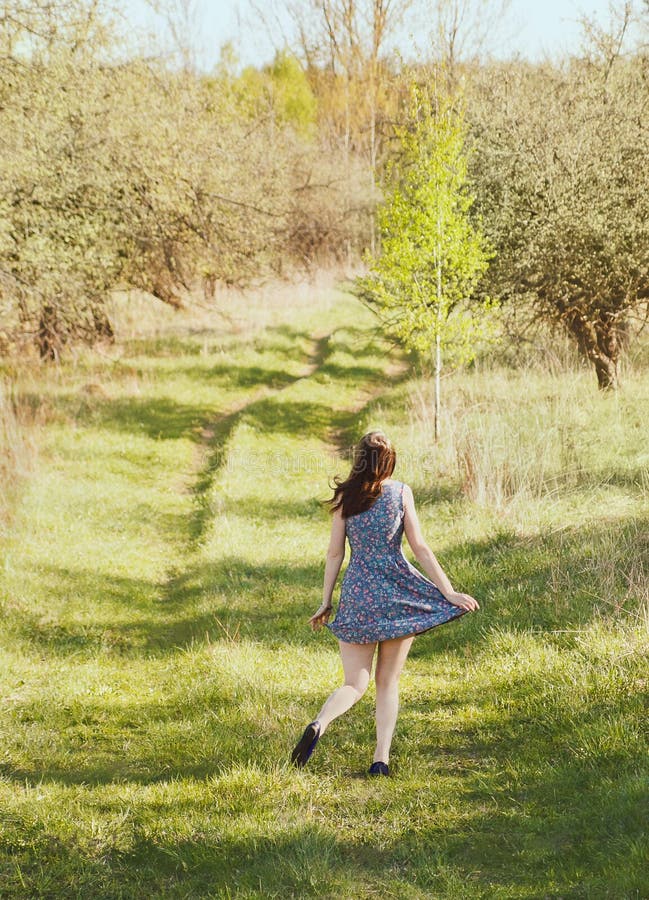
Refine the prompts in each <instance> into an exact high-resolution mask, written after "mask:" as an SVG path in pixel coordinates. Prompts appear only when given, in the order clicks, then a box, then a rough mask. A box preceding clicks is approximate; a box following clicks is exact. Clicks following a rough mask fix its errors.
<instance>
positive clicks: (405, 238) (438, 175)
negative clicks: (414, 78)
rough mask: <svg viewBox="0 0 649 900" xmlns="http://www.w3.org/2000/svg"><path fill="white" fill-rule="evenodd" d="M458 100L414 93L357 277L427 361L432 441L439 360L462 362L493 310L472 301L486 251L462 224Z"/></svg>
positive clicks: (465, 220)
mask: <svg viewBox="0 0 649 900" xmlns="http://www.w3.org/2000/svg"><path fill="white" fill-rule="evenodd" d="M465 137H466V129H465V126H464V122H463V115H462V109H461V103H460V102H459V101H457V100H456V102H455V103H453V102H451V101H449V100H443V99H441V98H440V97H438V96H436V95H435V94H434V93H430V92H428V91H425V90H421V89H420V88H417V87H414V88H413V89H412V93H411V101H410V108H409V111H408V119H407V123H406V125H405V126H403V127H400V128H399V129H398V131H397V139H398V144H399V150H400V159H399V161H398V169H397V172H396V173H395V174H396V178H395V180H394V185H393V187H392V189H391V193H390V194H389V196H388V198H387V199H386V201H385V203H384V204H383V205H382V206H381V207H380V209H379V212H378V221H379V228H380V234H381V244H382V247H381V253H380V255H379V256H376V257H373V258H370V260H369V262H370V274H369V275H368V276H364V277H361V278H359V279H357V282H356V290H357V293H358V296H360V297H361V299H363V300H364V301H365V302H366V303H368V304H369V305H370V306H371V307H372V308H373V309H374V310H375V311H376V312H377V313H378V314H379V316H380V317H381V319H382V321H383V323H384V326H385V327H386V328H387V329H388V330H389V331H390V332H391V333H392V334H394V335H395V336H396V337H397V338H398V339H400V340H401V341H402V343H403V345H404V346H405V347H406V348H408V349H410V350H417V351H424V352H429V351H430V350H431V348H433V349H434V361H435V439H436V440H437V437H438V435H439V428H440V378H441V369H442V356H443V355H446V356H447V357H449V358H452V359H455V360H458V361H469V360H470V359H471V358H472V357H473V356H474V354H475V350H476V342H477V340H478V338H479V337H480V336H482V335H484V334H485V333H486V331H487V329H486V323H487V319H488V318H489V316H488V313H489V312H490V311H491V309H492V306H493V304H492V303H491V302H490V301H489V300H488V299H484V300H483V301H482V303H480V304H475V303H473V302H472V294H473V291H474V289H475V287H476V285H477V284H478V282H479V280H480V278H481V277H482V275H483V274H484V272H485V271H486V269H487V266H488V263H489V258H490V252H489V250H488V248H487V245H486V242H485V240H484V238H483V236H482V232H481V230H480V228H479V226H477V225H476V224H475V223H474V222H473V221H472V219H471V216H470V212H471V206H472V203H473V197H472V195H471V193H470V191H469V187H468V183H467V160H466V153H465Z"/></svg>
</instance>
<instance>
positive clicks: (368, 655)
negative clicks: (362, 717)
mask: <svg viewBox="0 0 649 900" xmlns="http://www.w3.org/2000/svg"><path fill="white" fill-rule="evenodd" d="M339 644H340V655H341V657H342V661H343V669H344V672H345V684H344V685H343V686H342V687H339V688H338V689H337V690H335V691H334V692H333V694H330V695H329V697H328V698H327V699H326V700H325V703H324V706H323V707H322V709H321V710H320V712H319V713H318V715H317V716H316V721H317V722H319V723H320V734H324V732H325V731H326V729H327V727H328V726H329V724H330V723H331V722H333V720H334V719H337V718H338V716H341V715H342V714H343V713H344V712H347V710H348V709H350V707H352V706H353V705H354V703H356V701H357V700H360V698H361V697H362V696H363V694H364V693H365V691H366V690H367V685H368V684H369V683H370V672H371V669H372V659H373V657H374V650H375V649H376V644H348V643H346V642H345V641H339Z"/></svg>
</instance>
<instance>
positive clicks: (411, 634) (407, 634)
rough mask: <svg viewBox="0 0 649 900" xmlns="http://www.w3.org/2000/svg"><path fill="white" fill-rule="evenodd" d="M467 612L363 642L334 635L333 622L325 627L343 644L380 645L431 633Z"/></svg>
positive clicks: (465, 610)
mask: <svg viewBox="0 0 649 900" xmlns="http://www.w3.org/2000/svg"><path fill="white" fill-rule="evenodd" d="M468 612H470V610H468V609H464V610H462V612H461V613H458V614H457V615H456V616H451V618H450V619H446V620H445V621H444V622H436V623H435V625H429V626H428V628H422V629H421V630H420V631H404V633H403V634H390V635H387V636H386V637H373V638H367V639H366V640H364V641H350V640H347V639H346V638H344V637H342V636H341V635H339V634H336V632H335V631H334V628H335V625H336V623H335V622H332V623H331V625H330V624H329V623H327V625H326V627H327V628H328V629H329V631H330V632H331V633H332V634H333V635H334V637H336V638H338V640H339V641H342V642H343V643H344V644H376V643H380V642H382V641H393V640H398V639H399V638H404V637H417V636H418V635H420V634H426V632H427V631H432V630H433V629H434V628H440V627H441V626H442V625H448V623H449V622H455V621H456V619H461V618H462V616H465V615H466V614H467V613H468Z"/></svg>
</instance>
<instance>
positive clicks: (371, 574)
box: [327, 481, 467, 644]
mask: <svg viewBox="0 0 649 900" xmlns="http://www.w3.org/2000/svg"><path fill="white" fill-rule="evenodd" d="M403 488H404V485H403V482H401V481H386V482H384V484H383V490H382V492H381V494H380V495H379V497H378V499H377V500H375V501H374V503H373V505H372V506H371V507H370V508H369V509H367V510H365V511H364V512H361V513H357V514H356V515H355V516H350V517H349V518H347V519H345V532H346V534H347V540H348V541H349V545H350V547H351V560H350V562H349V565H348V567H347V571H346V572H345V576H344V578H343V582H342V587H341V591H340V602H339V604H338V610H337V612H336V618H335V619H334V621H333V622H331V623H329V625H328V626H327V627H328V628H330V629H331V631H332V632H333V633H334V634H335V635H336V637H338V638H340V640H342V641H346V642H348V643H352V644H367V643H370V642H373V641H386V640H390V639H391V638H398V637H405V636H406V635H411V634H421V632H423V631H428V630H429V629H431V628H435V627H436V626H437V625H443V624H444V622H450V621H451V619H458V618H459V617H460V616H463V615H464V613H465V612H467V610H465V609H462V608H461V607H459V606H454V605H453V604H452V603H449V601H448V600H446V599H445V597H444V595H443V594H442V592H441V591H440V590H439V588H438V587H436V585H434V584H433V582H432V581H430V580H429V579H428V578H426V577H425V576H424V575H422V574H421V572H419V571H418V570H417V569H416V568H415V567H414V566H413V565H411V564H410V563H409V562H408V560H407V559H406V558H405V556H404V555H403V552H402V550H401V538H402V536H403V519H404V511H403Z"/></svg>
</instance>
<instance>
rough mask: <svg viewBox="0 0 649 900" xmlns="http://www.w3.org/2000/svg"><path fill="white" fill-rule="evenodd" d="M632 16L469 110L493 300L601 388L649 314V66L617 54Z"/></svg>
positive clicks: (503, 74)
mask: <svg viewBox="0 0 649 900" xmlns="http://www.w3.org/2000/svg"><path fill="white" fill-rule="evenodd" d="M629 16H630V12H629V10H628V8H626V7H625V8H624V9H623V10H622V11H621V12H620V13H619V14H618V18H617V19H616V20H615V21H614V23H613V25H612V26H611V27H610V28H609V29H606V30H603V31H600V32H597V33H596V34H592V33H591V34H590V35H588V40H587V42H586V47H585V50H586V53H585V55H584V57H583V58H580V59H569V60H566V61H564V62H563V63H562V64H560V65H551V64H549V63H545V64H543V65H540V66H529V65H528V66H523V65H520V64H499V65H494V66H493V68H492V69H491V70H490V71H489V70H487V71H485V72H484V73H483V75H482V78H481V79H480V84H479V87H478V89H476V90H475V91H474V93H473V97H472V98H471V101H470V103H471V119H472V124H473V128H474V132H475V135H476V138H477V140H476V147H477V150H476V153H475V154H474V156H473V158H472V168H473V171H472V176H473V182H474V184H476V190H477V194H478V202H479V204H480V210H481V212H482V214H483V216H484V222H485V229H486V232H487V235H488V237H489V240H490V241H491V243H492V244H493V246H494V247H495V248H496V250H497V253H498V256H497V259H496V260H495V262H494V265H492V266H491V267H490V269H489V273H488V277H487V279H486V289H488V290H490V291H492V292H493V293H494V294H495V295H496V296H498V297H499V299H500V300H501V302H502V305H503V313H504V315H505V316H506V317H507V318H509V319H510V320H512V322H514V320H515V318H516V320H517V321H516V326H515V327H516V331H517V332H518V333H519V334H521V331H522V330H523V329H522V328H521V324H520V323H521V322H523V323H527V324H526V327H525V328H524V330H523V334H525V333H526V332H529V331H530V330H531V329H532V328H533V327H534V326H536V325H538V324H541V325H543V326H545V327H546V328H548V329H551V330H552V331H565V333H567V334H568V336H569V337H570V339H571V340H572V341H573V342H574V344H575V346H576V348H577V349H578V351H579V353H580V355H581V357H582V358H583V359H584V361H586V362H587V363H588V364H589V365H591V366H592V367H593V368H594V370H595V374H596V377H597V383H598V385H599V387H600V388H602V389H614V388H616V387H617V386H618V382H619V363H620V359H621V357H622V353H623V351H624V348H625V346H626V345H627V344H628V342H629V341H630V340H632V339H633V336H634V332H636V331H639V330H640V329H642V328H643V327H644V326H645V323H646V321H647V319H648V317H649V166H648V165H647V160H648V159H649V129H647V107H648V104H649V56H648V55H647V53H646V50H642V49H636V51H635V52H632V53H629V54H627V53H624V52H622V50H621V47H622V45H623V41H624V39H625V33H626V31H627V29H628V27H629V24H630V21H629ZM595 38H596V40H595Z"/></svg>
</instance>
